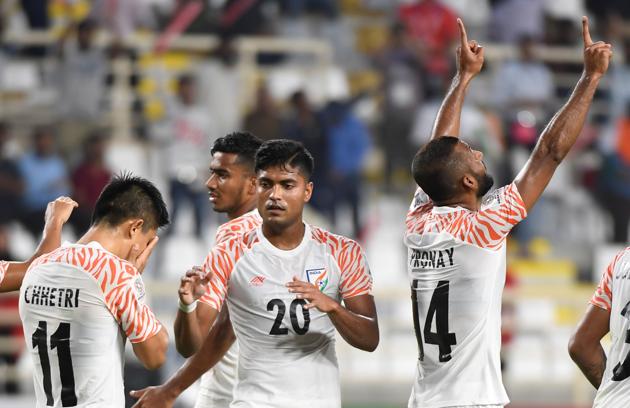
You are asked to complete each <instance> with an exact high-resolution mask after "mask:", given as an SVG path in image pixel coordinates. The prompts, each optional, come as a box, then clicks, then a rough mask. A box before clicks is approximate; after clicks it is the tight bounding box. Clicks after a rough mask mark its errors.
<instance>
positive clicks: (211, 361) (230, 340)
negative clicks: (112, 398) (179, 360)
mask: <svg viewBox="0 0 630 408" xmlns="http://www.w3.org/2000/svg"><path fill="white" fill-rule="evenodd" d="M235 340H236V337H235V336H234V331H233V329H232V324H231V322H230V316H229V313H228V309H227V307H225V306H223V308H222V309H221V312H220V313H219V317H218V318H217V322H216V323H215V324H214V326H212V329H211V330H210V333H208V335H207V336H206V338H205V340H204V341H203V344H202V346H201V348H200V349H199V352H197V353H196V354H195V355H194V356H192V357H191V358H189V359H188V360H187V361H186V363H185V364H184V365H183V366H182V367H181V368H180V369H179V370H177V372H176V373H175V374H173V376H172V377H171V378H170V379H169V380H168V381H167V382H165V383H164V384H162V385H160V386H157V387H148V388H144V389H142V390H139V391H131V393H130V395H131V396H132V397H134V398H139V401H138V402H137V403H136V404H135V405H134V408H142V407H147V408H149V407H150V408H170V407H172V406H173V404H174V402H175V400H176V399H177V397H178V396H179V395H180V394H181V393H182V392H184V390H185V389H186V388H188V387H190V386H191V385H192V384H193V383H194V382H195V381H197V380H198V379H199V378H200V377H201V376H202V375H203V374H204V373H205V372H206V371H208V370H209V369H210V368H212V367H214V366H215V365H216V364H217V363H218V362H219V360H221V359H222V358H223V356H224V355H225V353H227V351H228V350H229V349H230V347H231V346H232V344H234V341H235Z"/></svg>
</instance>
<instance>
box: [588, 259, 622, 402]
mask: <svg viewBox="0 0 630 408" xmlns="http://www.w3.org/2000/svg"><path fill="white" fill-rule="evenodd" d="M629 279H630V247H629V248H626V249H625V250H624V251H622V252H620V253H619V254H618V255H617V256H616V257H615V259H613V261H612V262H611V263H610V265H609V266H608V268H606V271H605V272H604V275H603V276H602V279H601V282H600V284H599V286H598V288H597V290H596V292H595V294H594V295H593V298H592V299H591V302H590V303H591V304H592V305H594V306H597V307H599V308H601V309H604V310H605V311H607V312H609V313H610V321H609V327H610V334H611V335H612V344H611V346H610V351H609V352H608V359H607V361H606V370H605V371H604V375H603V378H602V382H601V385H600V386H599V389H598V390H597V395H596V396H595V402H594V404H593V407H597V408H604V407H605V408H623V407H627V406H628V405H630V354H629V353H630V335H629V334H628V333H630V320H629V319H630V283H629Z"/></svg>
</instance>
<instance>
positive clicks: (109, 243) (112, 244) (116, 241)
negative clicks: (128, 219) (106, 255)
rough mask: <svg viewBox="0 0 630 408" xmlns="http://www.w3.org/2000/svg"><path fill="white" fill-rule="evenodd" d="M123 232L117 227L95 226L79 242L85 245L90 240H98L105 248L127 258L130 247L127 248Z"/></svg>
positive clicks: (122, 257)
mask: <svg viewBox="0 0 630 408" xmlns="http://www.w3.org/2000/svg"><path fill="white" fill-rule="evenodd" d="M122 238H123V237H122V236H121V233H120V231H119V229H118V228H116V227H105V226H99V225H97V226H93V227H90V229H89V230H88V231H87V232H86V233H85V234H84V235H83V236H82V237H81V239H79V240H78V241H77V244H82V245H85V244H87V243H89V242H92V241H96V242H98V243H99V244H101V246H102V247H103V248H105V250H107V251H108V252H111V253H112V254H114V255H116V256H117V257H119V258H121V259H126V257H127V255H128V252H129V251H128V248H125V247H126V245H125V244H124V240H123V239H122Z"/></svg>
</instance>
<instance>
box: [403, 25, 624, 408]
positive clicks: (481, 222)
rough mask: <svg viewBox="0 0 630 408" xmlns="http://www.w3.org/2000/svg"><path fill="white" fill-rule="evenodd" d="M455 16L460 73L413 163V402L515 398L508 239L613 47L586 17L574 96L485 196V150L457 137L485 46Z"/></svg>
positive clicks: (566, 143)
mask: <svg viewBox="0 0 630 408" xmlns="http://www.w3.org/2000/svg"><path fill="white" fill-rule="evenodd" d="M458 24H459V28H460V34H461V44H460V47H459V48H458V50H457V63H458V64H457V65H458V72H457V75H456V76H455V78H454V79H453V84H452V86H451V89H450V90H449V92H448V94H447V96H446V98H445V100H444V102H443V104H442V107H441V109H440V111H439V112H438V116H437V119H436V123H435V126H434V129H433V134H432V138H431V139H432V140H431V141H430V142H429V143H428V144H427V145H426V146H424V147H423V148H422V149H421V150H420V151H419V152H418V153H417V154H416V156H415V158H414V160H413V164H412V171H413V176H414V179H415V180H416V182H417V183H418V186H419V187H420V189H419V191H418V192H417V193H416V196H415V198H414V201H413V203H412V205H411V208H410V211H409V213H408V215H407V220H406V235H405V244H406V245H407V247H408V271H409V277H410V280H411V291H412V300H413V318H414V327H415V331H416V337H417V341H418V348H419V360H418V365H417V372H416V380H415V383H414V386H413V390H412V392H411V397H410V398H409V407H410V408H420V407H422V408H441V407H501V406H504V405H505V404H507V403H508V402H509V401H508V398H507V395H506V392H505V389H504V387H503V383H502V379H501V370H500V362H499V351H500V347H501V331H500V327H501V295H502V292H503V286H504V284H505V266H506V265H505V264H506V254H505V245H506V237H507V235H508V233H509V232H510V230H511V229H512V227H514V225H516V224H517V223H518V222H520V221H521V220H522V219H523V218H525V216H526V214H527V211H528V210H529V209H530V208H531V207H532V206H533V205H534V204H535V202H536V200H537V199H538V197H539V196H540V195H541V194H542V192H543V190H544V188H545V187H546V185H547V184H548V182H549V180H550V179H551V177H552V176H553V174H554V172H555V169H556V168H557V166H558V165H559V164H560V162H561V161H562V160H563V158H564V157H565V156H566V154H567V153H568V151H569V149H570V148H571V146H572V145H573V144H574V142H575V140H576V138H577V136H578V135H579V133H580V130H581V129H582V125H583V123H584V120H585V118H586V114H587V112H588V108H589V106H590V104H591V102H592V99H593V94H594V92H595V89H596V87H597V84H598V83H599V80H600V78H601V76H602V75H603V74H604V73H605V72H606V69H607V68H608V62H609V60H610V57H611V50H610V46H609V45H607V44H604V43H601V42H599V43H595V44H593V43H592V41H591V38H590V35H589V33H588V23H587V21H586V19H584V21H583V26H584V27H583V29H584V61H585V68H584V73H583V75H582V77H581V79H580V80H579V82H578V84H577V86H576V88H575V90H574V92H573V94H572V95H571V97H570V99H569V101H568V102H567V104H566V105H565V106H564V107H563V108H562V109H561V110H560V111H559V112H558V113H557V114H556V116H555V117H554V118H553V120H552V121H551V122H550V123H549V125H548V126H547V127H546V128H545V130H544V132H543V133H542V135H541V136H540V139H539V140H538V144H537V145H536V147H535V149H534V151H533V153H532V155H531V157H530V159H529V161H528V162H527V164H526V165H525V167H524V168H523V170H522V171H521V172H520V173H519V174H518V175H517V177H516V179H515V180H514V182H513V183H511V184H510V185H508V186H506V187H503V188H500V189H498V190H496V191H495V192H493V193H491V194H489V195H487V196H486V194H487V193H488V192H489V191H490V188H491V187H492V183H493V180H492V177H490V176H489V175H488V174H487V172H486V167H485V165H484V163H483V154H482V153H481V152H479V151H476V150H473V149H472V148H471V147H470V146H468V145H467V144H466V143H464V142H462V141H461V140H459V138H458V137H457V136H458V135H459V120H460V114H461V108H462V104H463V100H464V96H465V93H466V89H467V87H468V84H469V83H470V81H471V80H472V78H473V77H474V76H475V75H476V74H477V73H478V72H479V71H480V69H481V67H482V65H483V48H482V47H481V46H479V45H478V44H477V43H476V42H475V41H470V42H469V41H468V38H467V36H466V31H465V29H464V26H463V23H462V22H461V20H458ZM447 135H448V136H447Z"/></svg>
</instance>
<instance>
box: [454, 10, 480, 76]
mask: <svg viewBox="0 0 630 408" xmlns="http://www.w3.org/2000/svg"><path fill="white" fill-rule="evenodd" d="M457 25H458V26H459V40H460V42H459V46H458V47H457V72H459V73H460V74H468V75H472V76H475V75H477V74H478V73H479V72H480V71H481V67H483V47H482V46H481V45H479V44H478V43H477V41H474V40H473V41H468V35H467V34H466V27H464V23H463V21H462V19H461V18H458V19H457Z"/></svg>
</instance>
